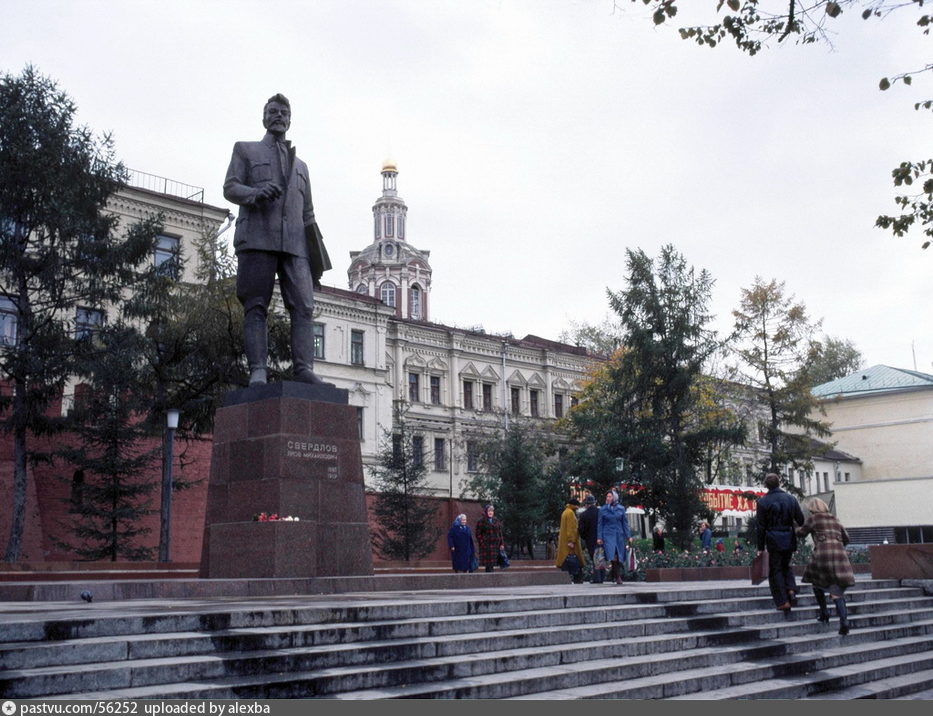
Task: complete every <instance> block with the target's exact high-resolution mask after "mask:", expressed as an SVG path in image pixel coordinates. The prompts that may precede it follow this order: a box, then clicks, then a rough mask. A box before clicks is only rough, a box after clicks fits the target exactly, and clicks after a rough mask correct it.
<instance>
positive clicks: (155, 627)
mask: <svg viewBox="0 0 933 716" xmlns="http://www.w3.org/2000/svg"><path fill="white" fill-rule="evenodd" d="M896 585H897V583H896V582H893V581H891V580H859V582H858V584H857V585H856V587H854V588H853V589H851V590H850V592H849V594H848V595H847V597H848V602H849V607H850V620H851V621H852V624H853V632H852V633H851V634H849V635H848V636H847V637H840V636H839V635H838V634H836V621H835V613H834V610H832V609H831V613H832V614H833V617H834V618H833V621H832V622H831V623H830V624H828V625H827V624H822V623H819V622H817V621H816V619H815V617H816V614H817V610H816V605H815V601H814V600H813V598H812V595H811V594H808V593H807V592H804V593H802V594H801V604H800V606H799V607H798V608H796V609H795V610H794V611H793V612H792V613H791V614H789V615H785V614H783V613H780V612H777V611H776V610H775V609H774V607H773V602H772V601H771V599H770V594H769V593H768V591H767V587H764V586H759V587H752V586H750V585H737V584H735V583H726V584H720V585H716V584H711V585H708V584H703V585H697V584H693V585H684V587H683V588H674V589H672V588H670V587H665V588H663V589H662V588H651V587H649V588H646V587H648V585H644V584H641V585H638V587H637V588H631V587H630V588H625V587H624V586H623V587H621V588H620V587H616V586H615V585H605V586H604V585H579V586H573V585H567V586H566V591H564V587H561V588H559V589H556V588H550V589H548V590H545V592H547V593H535V592H534V591H533V590H529V592H528V593H523V592H520V591H519V592H518V593H509V592H507V591H504V592H503V593H501V594H499V593H495V592H493V593H490V591H489V590H487V591H484V592H477V593H470V592H469V591H468V590H465V591H460V592H430V593H425V592H410V593H404V594H394V595H388V594H387V595H384V596H374V597H366V596H364V595H348V596H347V597H343V598H314V597H312V598H309V599H306V600H303V599H301V598H298V597H292V598H283V599H281V600H262V601H260V602H259V603H258V604H257V603H256V602H255V601H251V600H244V601H241V602H233V603H231V602H223V601H217V600H206V601H205V602H204V603H203V605H197V604H191V605H185V606H184V608H183V609H181V610H180V611H174V612H173V611H172V607H167V608H163V609H156V608H154V607H156V606H157V603H145V604H135V603H127V604H126V607H125V611H123V610H122V609H121V610H115V609H113V608H112V607H109V608H105V607H103V606H100V607H99V606H98V604H97V603H94V604H91V605H86V608H83V607H82V608H73V609H70V610H68V611H65V612H62V611H61V610H54V609H53V610H50V612H54V613H56V614H60V616H59V617H58V618H52V619H45V618H42V617H41V614H42V613H43V610H42V609H36V610H32V609H29V608H25V607H24V608H23V609H22V610H21V611H20V612H19V613H15V610H14V613H13V614H12V615H11V614H10V613H9V612H8V613H6V614H4V617H5V618H6V617H12V618H11V619H7V621H6V622H5V623H4V624H3V625H0V633H2V634H3V635H4V636H3V637H2V638H0V696H2V697H7V698H11V697H21V698H30V697H34V698H38V697H43V698H81V699H84V698H306V697H312V696H323V697H327V698H389V697H395V698H406V697H416V696H417V697H424V698H431V697H435V698H450V697H452V696H453V697H465V698H503V697H504V696H508V697H522V696H527V695H540V694H549V693H550V692H551V691H554V692H560V693H563V692H565V691H568V690H570V691H571V692H573V690H575V689H576V690H579V689H586V690H588V691H587V694H586V695H583V694H582V693H581V694H580V695H579V696H578V697H586V698H612V697H615V696H616V690H617V689H616V687H617V686H618V683H617V682H618V681H619V680H620V678H621V680H623V681H625V682H626V684H627V685H629V682H632V680H634V679H639V678H649V677H654V679H655V681H658V680H659V683H662V684H663V685H665V686H664V688H662V691H661V692H660V693H662V694H664V693H668V694H669V695H671V696H675V695H678V694H680V693H683V694H688V693H692V692H693V691H696V692H697V693H699V692H700V691H701V690H708V691H711V692H712V691H716V690H717V689H718V690H723V691H722V693H721V694H720V695H719V696H711V697H710V698H725V697H726V696H725V695H724V694H726V693H731V692H729V691H728V690H729V689H733V690H735V689H737V688H738V687H740V686H742V685H744V684H745V683H746V682H745V681H744V680H743V679H744V678H745V676H743V674H746V671H745V670H746V668H747V667H749V666H758V667H773V669H774V670H773V673H772V675H771V676H769V677H763V678H767V679H769V680H772V681H773V680H775V679H790V681H788V682H787V683H784V682H780V681H775V687H776V688H779V689H780V688H783V689H785V690H786V691H784V692H781V693H788V694H789V693H797V694H799V695H798V696H788V697H787V698H805V697H807V696H808V695H816V694H818V693H821V691H826V690H827V689H830V690H834V691H839V690H841V689H843V688H850V687H852V686H853V685H866V686H865V688H870V686H868V685H870V684H871V683H872V678H871V676H870V674H867V675H863V674H862V670H861V667H860V666H859V663H860V662H861V661H865V662H869V661H875V662H877V661H879V660H881V659H892V660H894V662H892V665H891V666H890V668H888V669H887V670H886V671H884V672H883V673H884V674H891V675H892V676H890V678H894V677H895V676H896V674H898V673H902V672H906V670H908V669H915V670H918V671H922V670H923V669H924V668H925V667H924V666H923V664H924V663H925V662H924V660H925V659H926V658H927V657H928V656H930V655H933V641H931V638H930V635H931V634H933V597H930V596H924V593H923V589H922V588H920V587H914V588H909V589H907V588H897V587H896ZM176 608H177V605H176ZM95 611H98V612H99V616H98V618H95V617H94V616H93V615H94V613H95ZM14 634H15V635H20V636H24V637H25V638H23V639H20V640H19V641H17V642H10V640H9V638H8V637H9V636H11V635H14ZM840 650H841V651H848V652H851V654H852V656H850V657H844V656H842V655H841V654H840V655H837V654H835V652H836V651H840ZM904 653H910V654H913V655H914V658H913V659H912V660H910V659H907V660H901V661H898V659H900V657H901V655H902V654H904ZM827 654H828V655H830V656H831V657H832V658H830V659H829V660H827V658H828V657H827ZM807 663H809V664H810V665H811V667H810V669H809V670H810V671H812V670H814V669H816V670H818V671H827V670H835V671H834V672H833V674H832V675H831V677H830V678H829V679H828V680H824V681H823V682H819V683H817V682H812V683H811V682H810V681H806V680H803V681H801V674H805V673H806V672H807V671H808V669H807V668H806V664H807ZM814 664H820V665H819V666H813V665H814ZM688 667H689V669H700V670H706V671H707V672H718V673H725V674H726V675H727V676H729V677H730V680H729V681H726V682H723V681H721V680H718V679H712V678H709V677H707V679H706V681H705V682H704V681H703V680H702V679H700V678H699V677H698V678H697V679H695V680H694V681H692V682H690V683H689V684H688V685H687V686H676V684H680V683H682V682H684V674H685V673H686V670H688ZM886 668H887V667H886ZM926 668H933V664H931V665H929V666H928V667H926ZM620 670H621V671H620ZM626 670H627V671H626ZM839 670H843V672H845V673H847V674H848V673H849V672H851V673H852V674H854V676H851V679H850V680H849V681H846V682H845V683H843V682H840V681H838V679H837V680H836V681H834V680H833V679H834V678H836V677H837V676H838V675H839V674H838V673H836V672H839ZM898 670H900V671H898ZM895 672H896V673H895ZM620 673H625V674H628V675H627V676H625V677H619V674H620ZM839 673H842V672H839ZM606 674H608V675H609V676H606ZM613 674H614V676H613ZM746 675H747V674H746ZM503 676H504V677H507V678H501V677H503ZM733 677H734V678H733ZM753 678H756V677H749V681H751V680H753ZM512 680H514V681H515V683H516V684H518V686H512V685H510V683H511V682H512ZM672 684H674V685H672ZM820 684H823V685H822V686H821V685H820ZM643 686H644V687H645V688H646V689H647V686H648V684H644V685H643ZM678 688H682V689H684V690H683V691H677V689H678ZM879 688H880V687H879ZM918 688H921V689H922V688H926V687H924V686H923V685H922V684H921V686H920V687H918ZM665 689H666V691H665ZM794 689H797V691H794ZM644 693H656V692H652V691H650V690H647V691H645V692H644ZM735 693H736V695H734V696H729V698H752V697H756V696H749V695H740V692H739V691H736V692H735ZM827 693H829V692H827ZM532 697H533V698H536V697H537V696H532ZM547 698H566V697H565V696H559V695H549V696H547ZM625 698H655V697H654V696H639V695H631V696H626V697H625ZM703 698H706V697H703ZM774 698H783V697H774Z"/></svg>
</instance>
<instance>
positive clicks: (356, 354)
mask: <svg viewBox="0 0 933 716" xmlns="http://www.w3.org/2000/svg"><path fill="white" fill-rule="evenodd" d="M350 362H351V363H352V364H353V365H363V331H350Z"/></svg>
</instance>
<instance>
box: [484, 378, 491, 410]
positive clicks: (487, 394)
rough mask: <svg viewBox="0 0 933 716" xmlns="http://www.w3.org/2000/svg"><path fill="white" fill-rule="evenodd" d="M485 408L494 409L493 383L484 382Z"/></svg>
mask: <svg viewBox="0 0 933 716" xmlns="http://www.w3.org/2000/svg"><path fill="white" fill-rule="evenodd" d="M483 410H492V383H483Z"/></svg>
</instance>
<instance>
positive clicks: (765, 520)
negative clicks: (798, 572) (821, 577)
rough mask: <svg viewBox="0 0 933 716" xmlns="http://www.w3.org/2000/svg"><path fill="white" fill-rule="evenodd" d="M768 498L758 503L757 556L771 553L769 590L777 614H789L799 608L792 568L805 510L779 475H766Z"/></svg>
mask: <svg viewBox="0 0 933 716" xmlns="http://www.w3.org/2000/svg"><path fill="white" fill-rule="evenodd" d="M765 487H767V488H768V494H767V495H765V496H764V497H762V498H761V499H759V500H758V507H757V509H756V511H755V516H756V517H757V521H758V554H759V555H760V554H761V553H762V552H764V550H765V549H766V548H767V550H768V586H770V587H771V597H772V598H773V599H774V603H775V605H776V606H777V608H778V611H782V612H785V613H786V612H790V610H791V607H793V606H796V604H797V582H796V581H795V580H794V573H793V571H792V570H791V568H790V560H791V557H793V556H794V551H795V550H796V549H797V532H796V531H795V529H794V525H795V524H797V525H803V523H804V517H803V510H801V509H800V503H798V502H797V499H796V498H795V497H794V496H793V495H790V494H788V493H786V492H784V490H782V489H781V478H780V476H779V475H777V474H775V473H773V472H769V473H768V474H767V475H765Z"/></svg>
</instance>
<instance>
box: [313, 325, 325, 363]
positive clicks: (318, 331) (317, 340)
mask: <svg viewBox="0 0 933 716" xmlns="http://www.w3.org/2000/svg"><path fill="white" fill-rule="evenodd" d="M311 335H312V336H314V357H315V358H320V359H321V360H324V324H323V323H313V324H311Z"/></svg>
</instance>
